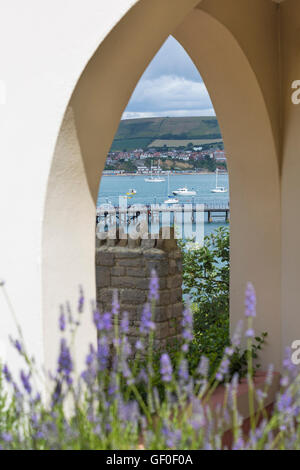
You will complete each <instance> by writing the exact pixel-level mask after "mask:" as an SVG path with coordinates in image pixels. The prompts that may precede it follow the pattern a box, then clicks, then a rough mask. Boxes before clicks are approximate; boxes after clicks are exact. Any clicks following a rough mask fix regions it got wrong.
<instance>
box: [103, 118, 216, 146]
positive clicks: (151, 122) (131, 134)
mask: <svg viewBox="0 0 300 470" xmlns="http://www.w3.org/2000/svg"><path fill="white" fill-rule="evenodd" d="M220 138H222V136H221V132H220V128H219V125H218V121H217V119H216V117H214V116H200V117H159V118H142V119H125V120H123V121H121V122H120V126H119V129H118V131H117V133H116V135H115V138H114V141H113V144H112V148H111V149H112V150H123V149H125V148H126V149H127V150H132V149H135V148H139V147H142V148H145V147H147V146H149V145H150V144H151V143H152V142H154V141H155V140H172V141H174V140H189V141H191V142H193V140H195V141H196V140H202V139H203V140H204V139H205V140H207V139H208V140H210V139H211V140H213V139H220Z"/></svg>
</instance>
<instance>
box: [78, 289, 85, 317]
mask: <svg viewBox="0 0 300 470" xmlns="http://www.w3.org/2000/svg"><path fill="white" fill-rule="evenodd" d="M83 308H84V295H83V289H82V286H80V287H79V299H78V308H77V309H78V313H82V312H83Z"/></svg>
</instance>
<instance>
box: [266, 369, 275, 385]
mask: <svg viewBox="0 0 300 470" xmlns="http://www.w3.org/2000/svg"><path fill="white" fill-rule="evenodd" d="M273 374H274V365H273V364H270V365H269V367H268V371H267V375H266V379H265V384H266V385H267V386H268V387H270V386H271V385H272V382H273Z"/></svg>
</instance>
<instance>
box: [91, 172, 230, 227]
mask: <svg viewBox="0 0 300 470" xmlns="http://www.w3.org/2000/svg"><path fill="white" fill-rule="evenodd" d="M165 179H166V181H165V182H162V183H147V182H145V176H140V175H138V176H136V175H133V176H103V177H102V179H101V183H100V189H99V195H98V203H97V204H98V205H100V204H103V203H105V202H107V201H109V202H110V203H112V204H113V205H118V204H119V196H125V195H126V193H127V192H128V191H129V190H130V189H135V190H136V192H137V193H136V195H135V196H133V197H132V198H131V199H128V205H130V204H154V203H155V202H156V203H158V204H160V203H163V202H164V201H165V199H166V198H167V195H168V179H167V176H165ZM215 185H216V178H215V175H214V174H208V175H182V174H175V175H170V193H172V191H174V190H176V189H178V188H182V187H187V188H188V189H194V190H195V191H196V192H197V195H196V196H194V197H190V196H189V197H186V196H185V197H180V196H178V199H179V202H180V203H192V202H195V203H198V204H203V203H207V202H209V203H213V202H215V203H216V204H224V203H228V201H229V180H228V175H227V174H224V175H219V177H218V186H225V187H226V188H227V189H228V192H227V193H212V192H211V189H213V188H214V187H215ZM225 225H227V224H226V222H225V220H224V219H223V218H222V219H220V218H218V219H214V220H213V222H211V223H207V220H206V223H205V228H204V231H205V235H208V234H209V233H211V232H212V231H213V230H215V229H216V228H218V227H221V226H225Z"/></svg>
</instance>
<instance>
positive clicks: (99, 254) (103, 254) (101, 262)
mask: <svg viewBox="0 0 300 470" xmlns="http://www.w3.org/2000/svg"><path fill="white" fill-rule="evenodd" d="M114 264H115V258H114V255H113V253H108V252H107V251H106V250H105V251H104V250H103V247H102V246H101V247H100V248H98V250H97V251H96V266H113V265H114Z"/></svg>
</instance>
